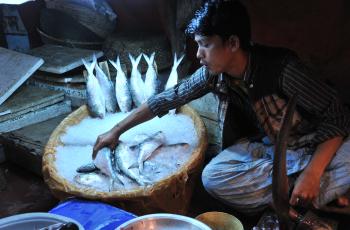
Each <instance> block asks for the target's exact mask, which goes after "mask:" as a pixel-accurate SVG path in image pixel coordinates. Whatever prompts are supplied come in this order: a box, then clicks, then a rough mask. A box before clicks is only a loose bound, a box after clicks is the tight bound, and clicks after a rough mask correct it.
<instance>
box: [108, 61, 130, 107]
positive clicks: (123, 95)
mask: <svg viewBox="0 0 350 230" xmlns="http://www.w3.org/2000/svg"><path fill="white" fill-rule="evenodd" d="M109 62H110V63H111V64H112V66H114V68H115V69H116V70H117V75H116V77H115V96H116V98H117V102H118V105H119V108H120V110H121V111H122V112H123V113H126V112H129V111H130V110H131V108H132V97H131V93H130V86H129V82H128V79H127V78H126V75H125V73H124V71H123V70H122V67H121V65H120V59H119V56H118V57H117V60H116V62H114V61H111V60H109Z"/></svg>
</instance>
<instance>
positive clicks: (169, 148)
mask: <svg viewBox="0 0 350 230" xmlns="http://www.w3.org/2000/svg"><path fill="white" fill-rule="evenodd" d="M190 155H191V148H190V145H189V144H187V143H178V144H171V145H162V146H160V147H159V148H157V149H156V150H155V151H154V152H153V153H152V156H151V157H150V158H149V159H148V160H147V161H145V163H144V169H143V172H142V175H144V176H145V177H146V178H147V179H149V180H151V181H159V180H162V179H164V178H166V177H168V176H170V175H172V174H174V173H175V172H177V171H178V170H179V168H180V167H181V166H182V165H183V164H185V163H186V162H187V160H188V159H189V157H190Z"/></svg>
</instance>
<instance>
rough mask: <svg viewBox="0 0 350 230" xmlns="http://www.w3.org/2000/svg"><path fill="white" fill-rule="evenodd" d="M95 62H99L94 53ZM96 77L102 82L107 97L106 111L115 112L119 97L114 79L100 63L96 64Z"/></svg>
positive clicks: (103, 91) (101, 85)
mask: <svg viewBox="0 0 350 230" xmlns="http://www.w3.org/2000/svg"><path fill="white" fill-rule="evenodd" d="M94 62H96V63H97V60H96V56H95V55H94ZM95 71H96V78H97V80H98V83H99V84H100V87H101V90H102V93H103V95H104V98H105V106H106V111H107V112H109V113H115V112H116V110H117V99H116V97H115V94H114V87H113V83H112V81H111V80H110V79H109V78H108V77H107V75H106V74H105V73H104V72H103V70H102V69H101V68H100V67H99V65H98V64H96V65H95Z"/></svg>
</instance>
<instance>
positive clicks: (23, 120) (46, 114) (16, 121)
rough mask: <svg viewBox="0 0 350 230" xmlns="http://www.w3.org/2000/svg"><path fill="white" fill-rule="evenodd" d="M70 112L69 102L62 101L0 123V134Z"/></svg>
mask: <svg viewBox="0 0 350 230" xmlns="http://www.w3.org/2000/svg"><path fill="white" fill-rule="evenodd" d="M71 111H72V108H71V103H70V101H62V102H59V103H56V104H53V105H50V106H46V107H44V108H41V109H39V110H35V111H33V112H29V113H25V114H22V115H19V116H18V117H14V118H12V119H9V120H6V121H4V122H1V123H0V133H2V132H10V131H13V130H16V129H20V128H22V127H25V126H28V125H32V124H35V123H38V122H41V121H46V120H48V119H50V118H53V117H56V116H59V115H61V114H65V113H69V112H71Z"/></svg>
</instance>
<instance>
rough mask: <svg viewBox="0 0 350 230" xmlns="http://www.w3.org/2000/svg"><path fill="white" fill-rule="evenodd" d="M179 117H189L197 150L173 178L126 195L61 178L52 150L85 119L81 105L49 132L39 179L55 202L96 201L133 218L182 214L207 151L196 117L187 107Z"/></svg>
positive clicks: (181, 110)
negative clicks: (76, 197) (160, 214)
mask: <svg viewBox="0 0 350 230" xmlns="http://www.w3.org/2000/svg"><path fill="white" fill-rule="evenodd" d="M180 113H183V114H185V115H187V116H189V117H190V118H191V119H192V120H193V122H194V124H195V128H196V132H197V136H198V146H197V148H196V149H194V151H193V153H192V155H191V158H190V159H189V160H188V162H187V163H186V164H184V165H183V166H182V167H181V168H180V169H179V170H178V171H177V172H176V173H175V174H172V175H171V176H169V177H167V178H165V179H163V180H161V181H159V182H157V183H156V184H154V185H153V186H147V187H139V188H137V189H134V190H128V191H112V192H101V191H96V190H94V189H91V188H81V187H77V186H76V185H74V184H72V183H70V182H69V181H68V180H66V179H65V178H62V177H61V176H60V175H59V173H58V172H57V169H56V164H55V160H56V158H55V154H56V148H57V147H58V146H59V145H63V143H62V142H61V141H60V137H61V136H62V135H63V134H65V132H66V130H67V128H68V127H70V126H73V125H75V124H78V123H79V122H80V121H82V120H83V119H84V118H85V117H86V116H88V110H87V107H86V106H85V105H83V106H81V107H80V108H78V109H77V110H76V111H74V112H73V113H71V114H70V115H68V116H67V117H66V118H65V119H64V120H63V121H62V122H61V123H60V124H59V125H58V126H57V128H56V129H55V130H54V131H53V133H52V134H51V136H50V139H49V141H48V143H47V145H46V147H45V150H44V155H43V162H42V165H43V168H42V171H43V176H44V180H45V182H46V183H47V184H48V186H49V188H50V189H51V191H52V193H53V195H54V196H55V197H57V198H58V199H61V200H62V199H66V198H68V197H72V196H78V197H83V198H86V199H92V200H100V201H103V202H107V203H110V204H112V205H116V206H118V207H119V208H123V209H125V210H128V211H131V212H134V213H135V214H139V215H141V214H149V213H154V212H169V213H178V214H186V212H187V210H188V206H189V203H190V199H191V196H192V192H193V189H194V185H195V184H196V183H197V180H198V178H199V175H200V173H201V170H202V166H203V162H204V154H205V150H206V147H207V133H206V129H205V126H204V124H203V122H202V120H201V118H200V116H199V115H198V114H197V113H196V112H195V111H194V110H193V109H192V108H190V107H189V106H187V105H185V106H183V107H181V108H180Z"/></svg>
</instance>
